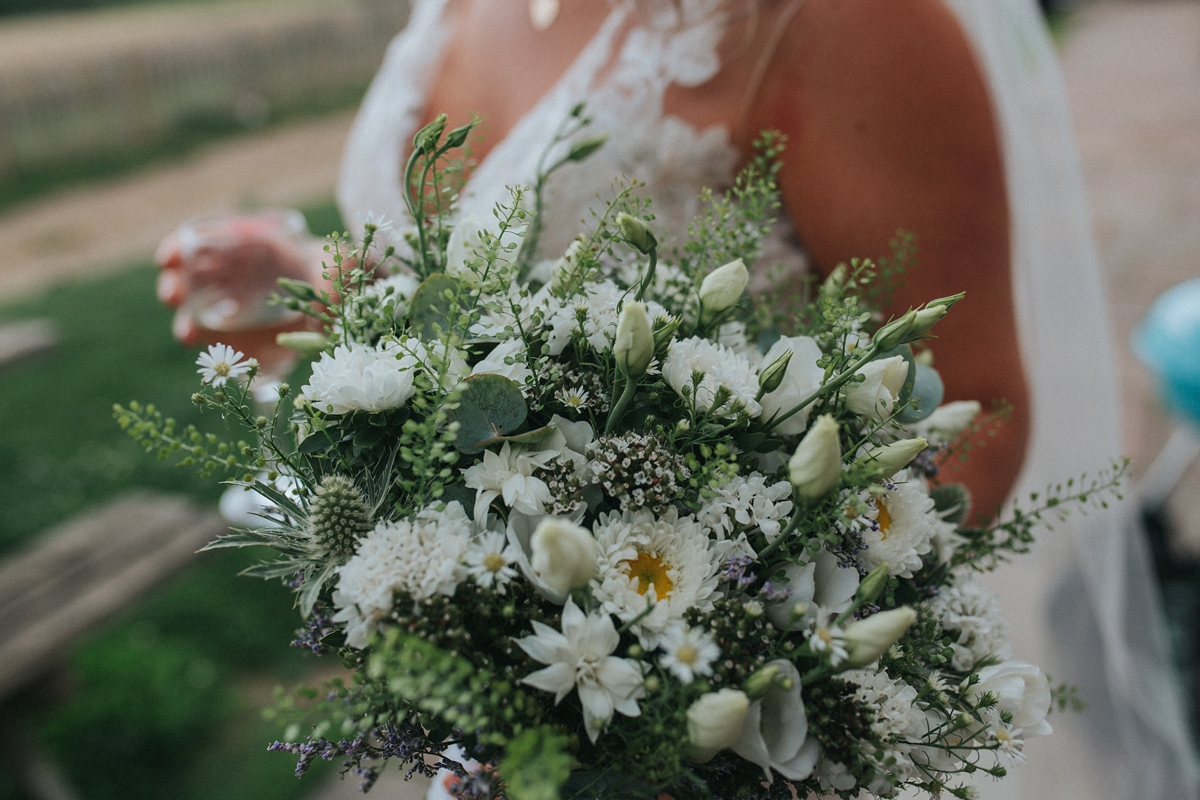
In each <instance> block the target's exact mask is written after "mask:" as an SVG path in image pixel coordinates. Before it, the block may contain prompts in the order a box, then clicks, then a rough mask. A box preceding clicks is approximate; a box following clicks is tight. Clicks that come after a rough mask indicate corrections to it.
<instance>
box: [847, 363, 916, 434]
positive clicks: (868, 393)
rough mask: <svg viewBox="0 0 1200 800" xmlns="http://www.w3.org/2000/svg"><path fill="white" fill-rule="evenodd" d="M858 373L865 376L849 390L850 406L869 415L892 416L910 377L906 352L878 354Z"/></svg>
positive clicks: (865, 415) (854, 410)
mask: <svg viewBox="0 0 1200 800" xmlns="http://www.w3.org/2000/svg"><path fill="white" fill-rule="evenodd" d="M857 374H859V375H862V376H863V381H862V382H861V383H856V384H851V385H850V387H849V388H848V389H847V390H846V408H848V409H850V410H851V411H853V412H854V413H855V414H858V415H859V416H862V417H867V418H869V419H879V420H882V419H885V418H886V417H888V416H889V415H890V414H891V413H892V409H894V408H895V407H896V400H897V399H899V397H900V393H901V392H902V391H903V389H904V382H905V381H907V380H908V362H907V361H905V360H904V356H892V357H891V358H882V359H879V358H877V359H875V360H874V361H871V362H869V363H867V364H865V365H863V368H862V369H860V370H859V371H858V373H857Z"/></svg>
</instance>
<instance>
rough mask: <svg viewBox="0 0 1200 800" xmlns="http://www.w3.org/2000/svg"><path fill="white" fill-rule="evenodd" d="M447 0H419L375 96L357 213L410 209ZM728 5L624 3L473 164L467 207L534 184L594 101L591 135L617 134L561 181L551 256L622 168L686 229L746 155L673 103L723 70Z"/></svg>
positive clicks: (350, 150)
mask: <svg viewBox="0 0 1200 800" xmlns="http://www.w3.org/2000/svg"><path fill="white" fill-rule="evenodd" d="M445 5H446V0H416V1H415V3H414V8H413V14H412V18H411V21H410V24H409V26H408V28H407V29H406V30H405V32H404V33H402V34H401V35H400V36H398V37H397V38H396V40H395V41H394V42H393V43H392V45H391V47H390V48H389V50H388V53H387V56H386V58H385V61H384V64H383V67H382V68H381V70H380V72H379V74H378V76H377V77H376V79H375V82H374V83H373V84H372V87H371V90H370V92H369V93H368V95H367V97H366V100H365V101H364V104H363V108H362V111H361V112H360V114H359V117H358V120H357V121H356V123H355V126H354V129H353V131H352V132H351V136H350V140H349V142H348V144H347V149H346V157H345V161H344V163H343V168H342V174H341V178H340V182H339V190H338V200H339V203H340V205H341V207H342V211H343V213H345V214H346V215H347V221H348V222H350V221H353V220H354V219H355V217H357V216H360V215H364V214H366V213H368V212H370V213H373V214H375V215H384V216H387V217H388V218H390V219H392V220H395V221H397V222H401V221H403V220H404V219H405V218H406V216H407V212H406V210H405V205H404V201H403V197H402V196H401V193H400V185H399V179H398V176H399V175H400V172H401V168H402V165H403V160H404V159H405V158H406V157H407V153H408V148H409V147H410V146H411V138H412V135H413V133H414V132H415V130H416V127H417V125H418V124H419V122H420V115H421V114H422V113H423V112H424V111H425V98H426V95H427V93H428V92H429V90H430V87H431V86H432V82H433V79H434V76H435V71H436V69H437V65H438V64H439V62H440V60H441V56H442V51H443V49H444V47H445V45H446V41H447V39H448V32H447V30H446V24H445V22H444V20H443V12H444V9H445ZM720 6H721V2H720V0H682V2H679V3H678V4H675V3H663V4H661V8H659V9H657V10H656V11H655V12H654V13H651V14H649V15H648V17H649V18H648V19H645V18H641V17H639V18H638V19H636V20H634V19H632V17H631V15H632V14H633V9H632V4H631V3H630V2H622V3H617V4H615V5H614V8H613V10H612V12H611V13H610V14H609V16H608V18H607V19H606V21H605V22H604V24H603V25H602V26H601V28H600V30H599V31H598V32H597V33H596V35H595V36H594V37H593V38H592V40H591V41H590V42H589V43H588V45H587V46H586V47H585V48H584V49H583V51H582V52H581V53H580V54H579V56H578V57H577V58H576V60H575V62H574V63H573V64H572V65H571V66H570V67H569V68H568V70H567V71H566V72H565V73H564V74H563V75H562V77H561V78H560V79H559V81H558V82H557V83H556V84H555V86H554V87H553V88H552V89H551V90H550V91H549V92H548V93H547V94H546V95H545V96H544V97H543V98H542V99H541V101H540V102H539V103H538V104H537V105H536V106H535V107H534V108H533V109H532V110H531V111H530V112H529V113H528V114H526V115H525V117H524V118H522V119H521V120H520V121H519V122H518V123H517V124H516V125H515V126H514V127H513V128H512V130H510V131H509V133H508V135H507V136H506V137H505V138H504V139H503V140H502V141H500V142H498V143H497V144H496V145H495V146H494V147H493V148H492V149H491V151H490V152H489V153H488V154H487V156H486V157H485V158H484V159H483V160H482V162H481V163H480V164H479V165H478V167H477V168H476V169H475V171H474V172H473V173H472V175H471V177H470V179H469V181H468V183H467V186H466V188H465V191H464V192H463V196H462V198H461V201H460V211H461V213H463V214H464V215H465V214H472V215H474V214H487V213H489V212H490V211H491V209H492V207H493V206H494V205H495V204H496V203H497V202H498V201H504V200H507V199H508V197H509V192H508V189H507V187H508V186H513V185H517V184H524V185H531V184H532V183H533V182H534V178H535V174H536V168H537V162H538V159H539V157H540V156H541V155H542V153H543V152H544V151H545V149H546V147H547V146H548V145H549V143H550V142H551V141H552V138H553V135H554V132H555V130H556V129H557V128H558V127H559V125H560V124H561V123H562V122H563V120H565V119H566V118H567V115H568V114H569V113H570V109H571V108H572V107H573V106H574V105H575V104H576V103H578V102H580V101H586V102H587V114H588V116H590V117H591V118H592V119H593V123H592V124H591V125H590V126H589V127H588V128H587V130H586V131H585V134H586V135H595V134H607V135H608V137H609V138H608V142H607V143H606V144H605V145H604V147H602V148H601V149H600V150H599V151H597V152H596V153H595V154H593V155H592V156H590V157H589V158H588V159H587V160H586V161H585V162H583V163H581V164H569V165H567V166H565V167H563V168H562V169H560V170H559V171H558V172H556V173H555V175H554V176H553V178H552V179H551V181H550V183H549V185H548V186H547V190H546V199H547V203H546V211H545V219H544V226H543V231H544V232H543V235H542V240H541V244H542V252H543V254H545V255H547V256H553V255H555V254H557V253H561V252H562V250H563V249H565V248H566V246H567V245H568V244H569V242H570V240H571V239H572V238H573V237H574V236H575V235H576V234H577V233H578V232H579V231H578V228H579V221H580V219H581V218H583V217H585V216H586V214H587V210H588V209H589V208H594V207H597V206H599V205H600V204H601V203H602V202H603V200H602V198H603V199H606V198H608V197H610V196H611V194H612V182H613V179H614V177H615V176H617V175H625V176H626V177H629V178H634V179H636V180H638V181H640V182H642V183H644V184H645V185H646V193H647V194H648V195H649V197H650V198H651V199H652V201H653V204H654V205H653V209H654V213H655V215H656V217H657V222H656V225H657V227H658V228H659V229H660V230H661V232H662V233H666V234H670V235H676V236H678V235H681V234H682V233H683V232H684V231H685V230H686V226H687V222H688V221H689V220H690V219H691V217H692V216H693V215H694V214H695V212H696V210H697V199H696V198H697V194H698V192H699V191H700V189H702V188H703V187H705V186H708V187H713V188H720V187H724V186H726V185H728V184H729V183H730V181H731V180H732V177H733V172H734V169H735V168H736V165H737V160H738V153H737V151H736V149H735V148H734V147H733V145H732V144H731V143H730V134H729V131H728V130H726V129H725V128H724V127H723V126H713V127H709V128H705V129H703V130H697V129H696V128H695V127H693V126H692V125H691V124H689V123H688V122H686V121H684V120H682V119H679V118H678V117H674V116H671V115H669V114H666V113H665V112H664V107H663V99H664V95H665V93H666V91H667V88H668V87H669V86H671V85H672V84H677V85H680V86H685V87H688V86H697V85H700V84H702V83H704V82H705V81H707V80H709V79H710V78H712V77H713V76H714V75H715V74H716V73H717V71H718V70H719V69H720V59H719V57H718V54H717V47H718V45H719V44H720V42H721V38H722V36H723V34H724V32H725V26H726V14H725V13H724V12H723V11H721V10H720V8H719V7H720ZM631 22H633V23H635V24H634V26H633V27H632V28H630V25H629V23H631ZM560 146H563V147H565V146H566V145H565V144H564V145H560ZM398 227H402V226H398ZM777 238H778V237H777ZM773 249H777V248H773Z"/></svg>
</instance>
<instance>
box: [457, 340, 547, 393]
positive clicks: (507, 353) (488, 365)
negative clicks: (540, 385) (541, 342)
mask: <svg viewBox="0 0 1200 800" xmlns="http://www.w3.org/2000/svg"><path fill="white" fill-rule="evenodd" d="M509 362H511V363H509ZM485 373H486V374H491V375H500V376H502V377H505V378H508V379H509V380H510V381H512V382H513V383H515V384H517V385H518V386H521V387H524V386H525V383H526V382H527V381H528V380H529V379H530V378H532V377H533V371H532V370H530V369H529V366H528V365H527V364H526V363H525V343H524V342H523V341H521V340H520V339H509V340H508V341H506V342H501V343H500V344H498V345H496V346H495V347H494V348H492V352H490V353H488V354H487V356H486V357H485V358H484V359H483V360H482V361H480V362H479V363H478V364H476V365H475V368H474V369H472V370H471V374H472V375H483V374H485Z"/></svg>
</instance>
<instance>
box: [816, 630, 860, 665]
mask: <svg viewBox="0 0 1200 800" xmlns="http://www.w3.org/2000/svg"><path fill="white" fill-rule="evenodd" d="M808 648H809V649H810V650H812V651H813V652H814V653H816V654H817V655H819V656H822V657H823V658H827V659H828V660H829V666H831V667H836V666H838V665H839V664H841V663H842V662H843V661H845V660H846V659H847V658H849V655H850V654H849V653H847V652H846V634H845V632H844V631H843V630H842V629H841V628H839V627H838V626H837V625H830V626H829V627H828V628H825V627H821V628H817V629H816V630H814V631H813V632H812V633H811V634H809V636H808Z"/></svg>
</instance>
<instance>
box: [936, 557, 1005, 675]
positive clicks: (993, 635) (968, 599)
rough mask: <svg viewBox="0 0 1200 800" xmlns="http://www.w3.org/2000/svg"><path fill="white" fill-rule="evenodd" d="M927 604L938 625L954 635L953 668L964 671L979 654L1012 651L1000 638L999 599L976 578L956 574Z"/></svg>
mask: <svg viewBox="0 0 1200 800" xmlns="http://www.w3.org/2000/svg"><path fill="white" fill-rule="evenodd" d="M929 605H930V606H931V607H932V608H933V611H934V613H936V614H937V615H938V619H940V620H941V622H942V627H943V628H945V629H946V631H947V632H948V633H950V634H951V635H954V643H953V645H952V646H953V647H954V660H953V662H952V663H953V665H954V668H955V669H957V670H960V671H962V672H966V671H968V670H970V669H971V668H972V667H974V666H975V663H976V662H978V661H979V660H980V659H982V658H987V657H988V656H992V657H996V658H1000V659H1006V658H1008V657H1009V656H1010V655H1011V654H1012V653H1011V648H1010V647H1009V644H1008V642H1007V640H1005V638H1004V621H1003V618H1002V617H1001V614H1000V601H999V599H998V598H997V597H996V595H994V594H992V592H991V590H989V589H988V588H987V587H986V586H984V585H983V584H982V583H980V582H979V581H975V580H972V579H970V578H968V577H966V576H958V577H957V578H956V579H955V582H954V583H953V584H951V585H949V586H943V587H942V588H941V589H940V590H939V592H938V596H937V597H935V598H934V599H933V600H931V601H930V603H929Z"/></svg>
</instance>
